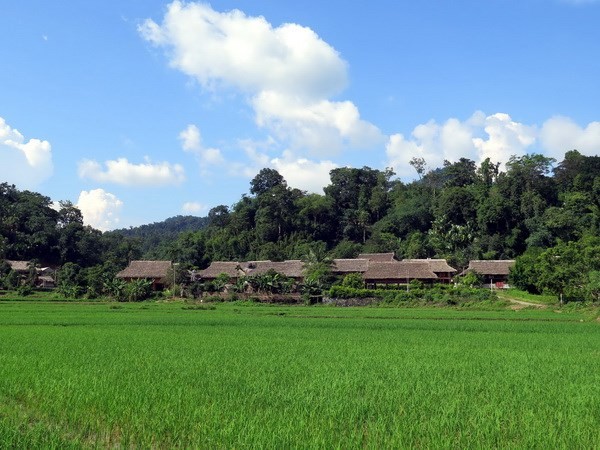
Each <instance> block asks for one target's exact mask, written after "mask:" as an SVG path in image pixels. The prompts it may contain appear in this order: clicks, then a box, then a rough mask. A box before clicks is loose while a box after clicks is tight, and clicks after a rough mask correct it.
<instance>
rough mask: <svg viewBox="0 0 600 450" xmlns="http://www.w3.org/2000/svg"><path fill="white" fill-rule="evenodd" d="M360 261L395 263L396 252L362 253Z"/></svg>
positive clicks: (359, 257)
mask: <svg viewBox="0 0 600 450" xmlns="http://www.w3.org/2000/svg"><path fill="white" fill-rule="evenodd" d="M358 259H368V260H369V261H377V262H389V261H395V260H396V259H395V258H394V252H391V253H361V254H360V255H358Z"/></svg>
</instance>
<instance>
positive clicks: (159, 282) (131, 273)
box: [117, 261, 172, 289]
mask: <svg viewBox="0 0 600 450" xmlns="http://www.w3.org/2000/svg"><path fill="white" fill-rule="evenodd" d="M171 267H172V264H171V261H131V262H130V263H129V266H127V267H126V268H125V269H123V270H121V271H120V272H119V273H118V274H117V278H121V279H123V280H125V281H132V280H140V279H142V280H150V281H152V288H153V289H159V288H162V287H163V286H164V285H165V283H166V281H167V280H166V278H167V275H168V273H169V269H171Z"/></svg>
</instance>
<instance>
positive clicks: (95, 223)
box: [77, 189, 123, 231]
mask: <svg viewBox="0 0 600 450" xmlns="http://www.w3.org/2000/svg"><path fill="white" fill-rule="evenodd" d="M77 207H78V208H79V210H80V211H81V215H82V216H83V222H84V223H85V224H86V225H90V226H92V227H94V228H96V229H98V230H101V231H107V230H112V229H114V228H117V227H118V225H119V220H120V219H119V213H120V211H121V208H122V207H123V202H122V201H121V200H119V199H118V198H117V197H116V196H115V195H114V194H111V193H110V192H106V191H105V190H104V189H92V190H90V191H81V193H80V194H79V199H78V200H77Z"/></svg>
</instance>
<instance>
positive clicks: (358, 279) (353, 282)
mask: <svg viewBox="0 0 600 450" xmlns="http://www.w3.org/2000/svg"><path fill="white" fill-rule="evenodd" d="M342 286H344V287H349V288H354V289H361V288H364V287H365V281H364V280H363V277H362V275H361V274H360V273H349V274H348V275H346V276H345V277H344V279H343V280H342Z"/></svg>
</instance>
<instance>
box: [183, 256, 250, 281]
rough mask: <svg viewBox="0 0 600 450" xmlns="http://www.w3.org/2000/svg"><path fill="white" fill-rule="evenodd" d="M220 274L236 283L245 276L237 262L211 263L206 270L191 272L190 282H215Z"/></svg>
mask: <svg viewBox="0 0 600 450" xmlns="http://www.w3.org/2000/svg"><path fill="white" fill-rule="evenodd" d="M222 273H224V274H226V275H227V276H228V277H229V279H230V280H232V281H236V280H237V279H238V278H240V277H243V276H245V275H246V272H244V270H243V269H242V266H241V264H240V263H239V262H236V261H213V262H212V263H210V266H208V267H207V268H206V269H203V270H194V271H192V272H191V280H192V281H199V280H206V281H212V280H215V279H216V278H217V277H218V276H219V275H221V274H222Z"/></svg>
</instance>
